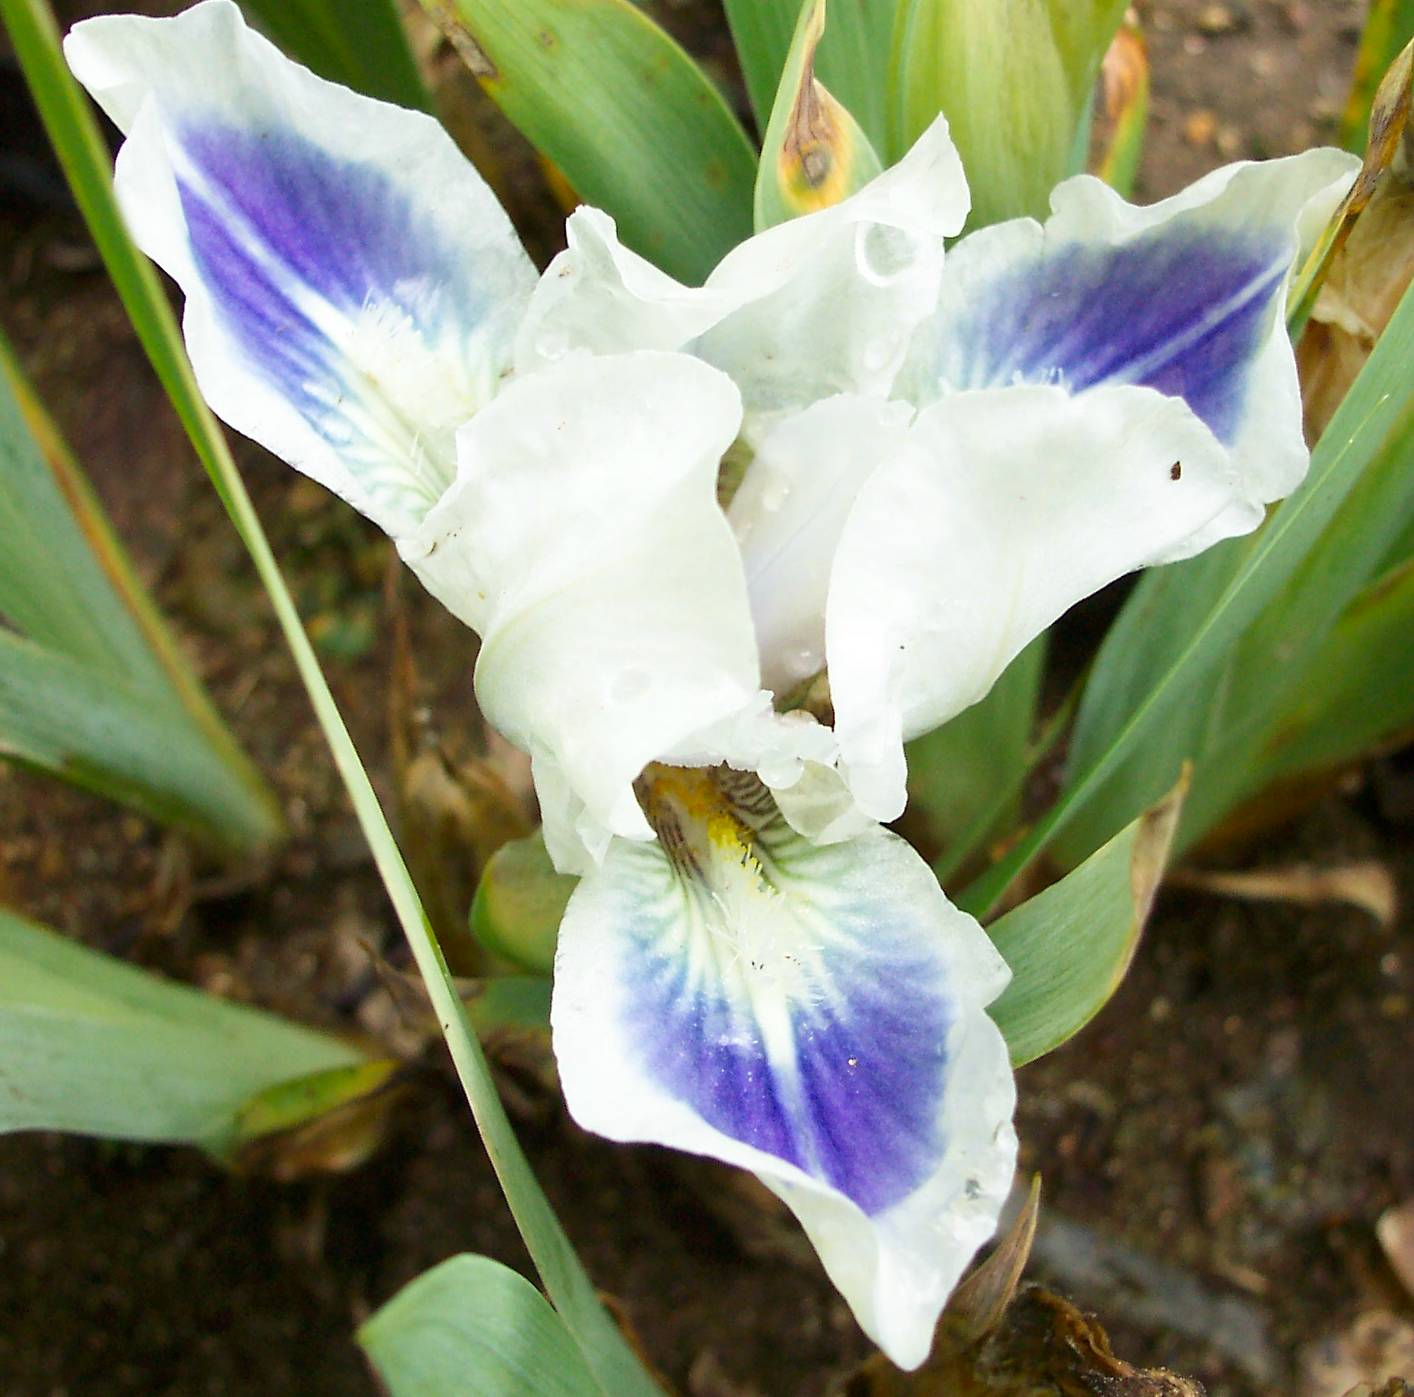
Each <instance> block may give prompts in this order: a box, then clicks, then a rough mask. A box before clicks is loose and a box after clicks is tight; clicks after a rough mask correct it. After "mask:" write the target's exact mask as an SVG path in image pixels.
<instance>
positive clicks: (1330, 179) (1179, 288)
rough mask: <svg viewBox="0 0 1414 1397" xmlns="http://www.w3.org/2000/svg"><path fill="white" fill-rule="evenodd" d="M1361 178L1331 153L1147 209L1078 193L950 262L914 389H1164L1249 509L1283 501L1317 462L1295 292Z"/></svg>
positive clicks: (980, 239) (984, 235)
mask: <svg viewBox="0 0 1414 1397" xmlns="http://www.w3.org/2000/svg"><path fill="white" fill-rule="evenodd" d="M1357 168H1358V162H1357V161H1356V160H1355V158H1354V157H1353V156H1350V155H1347V154H1345V153H1344V152H1341V151H1337V150H1312V151H1307V152H1305V153H1304V154H1302V155H1296V156H1291V157H1289V158H1288V159H1284V160H1272V161H1267V162H1263V163H1246V164H1237V165H1229V166H1226V167H1224V168H1223V169H1220V170H1215V171H1213V173H1212V174H1210V175H1208V176H1206V177H1205V178H1203V179H1201V180H1199V181H1198V182H1197V183H1196V184H1194V185H1192V186H1190V187H1189V188H1188V189H1186V190H1184V191H1183V192H1182V193H1179V194H1176V195H1174V196H1173V197H1172V198H1170V199H1164V200H1162V201H1160V202H1159V203H1157V204H1154V205H1151V206H1149V207H1146V208H1139V207H1136V206H1134V205H1132V204H1128V203H1126V202H1125V201H1124V200H1123V199H1122V198H1120V196H1119V195H1118V194H1116V193H1115V192H1114V191H1113V190H1111V189H1110V188H1108V187H1107V186H1106V185H1104V184H1102V183H1101V182H1100V181H1099V180H1097V179H1094V178H1093V177H1091V176H1088V175H1082V176H1079V177H1077V178H1075V179H1072V180H1067V181H1066V182H1065V183H1064V184H1061V185H1059V186H1058V187H1057V188H1056V190H1055V192H1054V194H1053V195H1052V200H1051V202H1052V208H1053V212H1052V214H1051V217H1050V218H1049V219H1048V220H1047V221H1046V223H1045V224H1044V226H1043V225H1041V224H1039V223H1036V222H1035V221H1034V220H1031V219H1016V220H1014V221H1012V222H1009V223H1002V224H997V225H995V226H994V227H991V228H986V229H983V230H981V231H980V232H977V233H975V234H972V235H971V236H969V237H967V238H964V239H963V240H962V242H961V243H959V244H958V246H957V247H956V248H954V249H953V252H952V254H951V255H950V256H949V259H948V265H947V270H946V272H945V273H944V276H943V286H942V294H941V296H940V299H939V302H938V308H937V314H936V316H935V318H934V319H933V320H932V321H931V322H930V323H929V324H928V325H927V326H925V327H924V328H923V329H922V330H920V331H919V334H918V337H917V340H916V343H915V345H914V347H913V349H912V350H911V352H910V359H909V365H908V368H907V370H906V372H905V374H904V377H903V391H904V392H905V394H906V396H908V397H909V398H911V399H912V400H913V401H915V402H918V403H920V404H921V403H926V402H928V401H930V400H932V399H933V398H935V397H937V396H938V395H939V394H945V393H949V392H956V391H960V390H965V389H970V388H994V387H1005V386H1008V385H1011V384H1017V383H1025V384H1052V385H1057V386H1059V387H1063V388H1065V389H1066V390H1067V391H1069V392H1071V393H1082V392H1084V391H1085V390H1087V389H1090V388H1094V387H1098V386H1102V385H1120V384H1131V385H1136V386H1142V387H1148V388H1153V389H1156V390H1157V391H1159V392H1161V393H1164V394H1166V395H1168V396H1172V397H1177V398H1181V399H1183V401H1184V402H1186V403H1187V404H1188V406H1189V407H1190V408H1191V409H1192V411H1193V412H1194V413H1195V414H1196V415H1197V416H1198V417H1199V418H1200V419H1201V420H1202V421H1203V423H1204V424H1205V425H1206V426H1207V427H1208V428H1209V429H1210V430H1211V431H1212V432H1213V434H1214V435H1215V436H1216V437H1217V438H1218V440H1219V441H1221V442H1222V443H1223V444H1224V445H1225V446H1226V447H1228V448H1229V449H1230V450H1231V451H1232V452H1233V458H1234V462H1235V465H1236V474H1235V481H1236V483H1237V484H1238V486H1239V489H1240V492H1241V496H1242V498H1241V499H1240V500H1239V501H1238V502H1237V508H1238V509H1239V511H1240V510H1241V507H1242V505H1244V504H1250V503H1253V502H1255V503H1259V504H1262V503H1269V502H1270V501H1272V500H1275V499H1278V498H1280V497H1281V496H1282V495H1285V494H1287V493H1288V492H1289V491H1291V490H1292V489H1293V488H1294V487H1295V486H1296V485H1297V484H1298V483H1299V482H1300V480H1301V479H1302V477H1303V476H1304V474H1305V471H1306V465H1307V452H1306V448H1305V443H1304V442H1303V440H1302V436H1301V411H1300V393H1299V389H1298V385H1297V381H1296V368H1295V360H1294V356H1293V353H1292V349H1291V344H1290V341H1289V339H1288V337H1287V334H1286V326H1285V314H1284V312H1285V300H1286V288H1287V284H1288V282H1289V280H1290V277H1291V274H1292V269H1293V266H1294V265H1295V264H1296V262H1297V259H1298V257H1299V255H1300V253H1301V252H1302V249H1303V246H1305V245H1308V244H1309V243H1310V242H1311V241H1312V240H1313V239H1314V237H1315V236H1316V235H1317V234H1318V233H1319V232H1320V230H1321V228H1322V227H1323V226H1324V224H1325V221H1326V219H1327V217H1328V216H1329V215H1330V213H1331V212H1332V211H1333V209H1334V207H1335V205H1336V203H1337V202H1338V201H1339V199H1340V197H1341V196H1342V195H1343V194H1344V192H1345V190H1346V188H1347V187H1348V186H1349V183H1350V180H1351V179H1352V178H1353V176H1354V172H1355V170H1356V169H1357ZM1222 536H1223V534H1222V532H1221V531H1220V530H1215V531H1213V532H1212V533H1211V534H1209V535H1205V536H1204V537H1203V538H1201V539H1197V540H1195V541H1194V544H1193V546H1192V547H1191V548H1190V550H1189V551H1197V549H1198V548H1200V547H1205V546H1207V544H1209V543H1212V542H1214V541H1215V540H1216V539H1217V538H1220V537H1222Z"/></svg>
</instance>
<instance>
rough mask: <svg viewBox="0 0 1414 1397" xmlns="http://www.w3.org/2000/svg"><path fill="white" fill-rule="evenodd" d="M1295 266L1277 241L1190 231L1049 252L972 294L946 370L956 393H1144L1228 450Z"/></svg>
mask: <svg viewBox="0 0 1414 1397" xmlns="http://www.w3.org/2000/svg"><path fill="white" fill-rule="evenodd" d="M1290 256H1291V249H1290V247H1289V246H1288V245H1287V244H1286V242H1285V241H1283V240H1281V239H1279V238H1275V237H1272V236H1267V237H1262V236H1258V235H1253V234H1244V233H1237V232H1231V231H1226V230H1215V229H1208V228H1197V229H1195V228H1192V227H1189V228H1181V227H1180V228H1177V229H1174V228H1158V229H1155V230H1153V231H1152V232H1149V233H1145V234H1143V235H1141V236H1139V237H1137V238H1133V239H1131V240H1130V241H1128V242H1126V243H1123V244H1121V245H1119V246H1117V247H1096V246H1090V245H1087V244H1080V243H1067V244H1062V245H1061V246H1058V247H1053V246H1048V245H1044V244H1043V250H1042V251H1041V252H1040V253H1039V254H1038V255H1037V256H1035V257H1032V258H1030V259H1028V260H1026V261H1025V262H1023V263H1020V264H1018V265H1014V266H1012V267H1009V268H1007V269H1006V270H1005V271H1004V272H1002V273H1001V274H999V275H998V276H997V277H995V278H994V279H992V280H991V281H989V282H987V283H985V284H984V285H982V286H975V287H973V288H972V289H971V294H970V298H969V302H968V304H967V306H966V307H965V308H964V309H963V311H962V315H961V318H960V320H958V321H956V322H954V323H953V324H952V326H951V327H950V329H949V332H948V335H947V342H946V344H945V346H944V350H943V355H942V361H941V362H940V364H939V372H940V374H941V376H942V377H943V379H944V380H945V381H946V382H947V384H948V385H949V386H950V387H952V388H980V387H995V386H1005V385H1008V384H1011V383H1016V382H1023V383H1060V384H1063V385H1064V386H1066V387H1067V388H1069V389H1071V390H1073V391H1080V390H1082V389H1085V388H1090V387H1094V386H1097V385H1099V384H1102V383H1129V384H1140V385H1144V386H1147V387H1151V388H1155V389H1157V390H1158V391H1160V392H1162V393H1166V394H1169V395H1170V396H1173V397H1181V398H1183V399H1185V400H1186V401H1187V402H1188V404H1189V406H1190V407H1192V408H1193V410H1194V412H1196V413H1197V414H1198V416H1199V417H1200V418H1202V419H1203V421H1204V422H1206V423H1207V425H1208V426H1209V427H1210V428H1211V429H1212V431H1213V432H1214V434H1215V435H1216V436H1217V437H1218V438H1219V439H1220V440H1222V441H1225V442H1231V441H1232V440H1233V439H1234V438H1235V436H1236V434H1237V430H1238V427H1239V425H1240V422H1241V417H1242V411H1243V406H1244V400H1245V397H1246V391H1247V377H1248V370H1249V368H1250V366H1251V363H1252V359H1253V356H1254V354H1255V353H1256V351H1257V349H1258V348H1259V347H1260V345H1261V343H1262V340H1263V338H1264V335H1265V333H1266V329H1267V326H1268V324H1269V323H1270V322H1269V315H1270V313H1271V304H1272V299H1273V297H1274V296H1276V295H1278V294H1279V293H1280V291H1281V288H1282V285H1283V283H1284V279H1285V276H1286V271H1287V266H1288V264H1289V260H1290Z"/></svg>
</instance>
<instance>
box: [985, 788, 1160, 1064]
mask: <svg viewBox="0 0 1414 1397" xmlns="http://www.w3.org/2000/svg"><path fill="white" fill-rule="evenodd" d="M1182 799H1183V796H1182V791H1181V789H1176V790H1175V791H1173V792H1172V793H1170V795H1169V796H1168V797H1167V798H1166V799H1165V800H1163V801H1161V802H1160V803H1159V804H1158V805H1156V806H1155V807H1154V808H1153V809H1152V810H1150V811H1148V812H1147V813H1146V814H1144V815H1141V816H1140V817H1139V819H1137V820H1135V821H1134V823H1133V824H1132V825H1130V826H1129V827H1128V828H1127V829H1124V830H1121V831H1120V832H1119V834H1117V835H1115V837H1114V838H1113V839H1112V840H1110V842H1109V843H1108V844H1106V845H1105V846H1104V847H1103V848H1101V849H1099V850H1097V851H1096V852H1095V853H1094V854H1092V855H1091V856H1090V857H1089V858H1088V859H1086V861H1085V862H1084V863H1083V864H1081V865H1080V867H1079V868H1077V869H1075V870H1074V871H1072V872H1071V873H1069V874H1067V875H1066V876H1065V877H1064V878H1062V879H1061V880H1060V882H1058V883H1055V884H1052V886H1051V887H1049V888H1047V889H1046V890H1045V891H1044V892H1041V893H1037V894H1036V896H1035V897H1033V898H1031V899H1030V901H1028V902H1023V903H1022V904H1021V906H1020V907H1017V908H1015V909H1014V910H1013V911H1010V912H1008V913H1007V914H1006V915H1005V916H1004V917H1001V918H999V919H998V920H997V921H996V922H994V923H993V924H992V925H991V926H990V927H988V928H987V931H988V934H989V935H990V936H991V938H992V940H993V941H994V942H995V943H996V946H997V949H998V950H999V951H1000V952H1001V953H1002V955H1003V956H1004V957H1005V959H1006V962H1007V964H1008V965H1009V966H1011V974H1012V979H1011V984H1009V985H1008V986H1007V987H1006V989H1005V990H1004V991H1003V993H1002V996H1001V998H1000V999H998V1000H997V1002H996V1003H995V1004H993V1005H992V1007H991V1009H990V1010H989V1011H988V1012H989V1013H990V1014H991V1016H992V1018H993V1019H995V1020H996V1022H997V1026H998V1027H999V1028H1000V1029H1001V1031H1002V1034H1003V1036H1004V1037H1005V1038H1006V1041H1007V1047H1008V1049H1009V1050H1010V1052H1011V1060H1012V1063H1013V1064H1014V1065H1015V1066H1017V1067H1020V1066H1021V1065H1022V1064H1023V1063H1026V1062H1031V1061H1032V1060H1034V1059H1035V1058H1038V1057H1041V1056H1042V1055H1043V1054H1045V1053H1048V1052H1050V1051H1051V1050H1052V1049H1053V1048H1058V1047H1060V1045H1061V1044H1062V1043H1064V1042H1065V1041H1066V1040H1067V1039H1069V1038H1071V1037H1073V1036H1074V1035H1075V1034H1076V1033H1078V1032H1079V1031H1080V1030H1081V1029H1082V1028H1084V1026H1085V1025H1086V1024H1087V1023H1089V1022H1090V1020H1091V1019H1092V1018H1094V1017H1095V1015H1096V1014H1098V1013H1099V1012H1100V1010H1101V1009H1102V1008H1103V1007H1104V1006H1105V1004H1106V1003H1107V1002H1108V1000H1109V998H1110V996H1111V995H1113V994H1114V992H1115V991H1116V990H1117V989H1118V988H1119V986H1120V982H1121V981H1122V980H1123V979H1124V976H1125V972H1126V971H1127V970H1128V969H1129V964H1130V961H1131V960H1133V958H1134V950H1135V947H1136V946H1137V945H1138V944H1139V935H1140V933H1141V932H1142V931H1143V929H1144V923H1145V921H1146V919H1147V918H1148V915H1149V909H1150V907H1151V906H1152V905H1153V901H1154V895H1155V893H1156V892H1157V891H1158V886H1159V882H1160V880H1161V879H1162V877H1163V874H1164V867H1165V865H1166V863H1167V860H1168V852H1169V846H1170V843H1171V841H1172V839H1173V832H1174V828H1175V826H1176V824H1177V820H1178V813H1179V806H1180V805H1181V803H1182Z"/></svg>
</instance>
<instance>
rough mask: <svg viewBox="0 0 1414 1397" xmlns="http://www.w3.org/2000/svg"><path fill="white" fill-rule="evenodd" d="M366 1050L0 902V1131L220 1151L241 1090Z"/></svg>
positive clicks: (358, 1056) (247, 1093) (327, 1066)
mask: <svg viewBox="0 0 1414 1397" xmlns="http://www.w3.org/2000/svg"><path fill="white" fill-rule="evenodd" d="M365 1061H366V1059H365V1058H364V1056H363V1054H362V1053H360V1052H358V1051H357V1050H356V1049H355V1048H353V1047H351V1046H349V1045H348V1044H346V1043H342V1042H340V1041H339V1040H338V1039H337V1038H332V1037H330V1036H328V1035H327V1034H323V1033H316V1032H314V1031H313V1030H311V1029H306V1028H300V1027H298V1026H297V1025H295V1024H292V1023H287V1022H286V1021H285V1020H283V1019H279V1018H276V1017H275V1016H274V1015H273V1014H266V1013H262V1012H260V1011H259V1010H256V1009H249V1008H246V1007H244V1006H243V1005H238V1004H229V1003H227V1002H226V1001H224V1000H221V999H216V998H214V997H213V996H211V995H207V994H201V993H200V992H199V991H197V990H193V989H189V988H187V987H186V986H185V985H179V984H174V983H173V982H171V981H168V980H163V979H160V978H159V977H158V976H156V975H150V974H148V973H147V972H146V971H143V970H138V969H136V968H134V967H133V966H130V965H125V964H123V962H122V961H118V960H114V959H113V958H112V957H111V956H105V955H102V954H101V953H99V952H97V951H90V950H88V949H87V948H86V947H84V946H80V945H77V944H76V943H74V942H72V941H69V940H67V939H65V938H64V937H62V936H58V935H56V934H55V933H54V932H52V931H49V930H48V929H46V928H45V927H41V926H38V925H37V924H35V923H34V922H30V921H26V920H25V919H24V918H22V917H17V916H15V915H14V914H13V913H10V912H6V911H4V910H3V909H0V1131H9V1130H69V1131H75V1132H78V1133H80V1134H83V1135H103V1136H110V1137H113V1138H115V1139H122V1140H142V1141H150V1142H169V1143H185V1144H196V1145H201V1146H203V1147H205V1148H206V1149H209V1150H211V1151H213V1152H215V1153H222V1152H224V1150H225V1149H226V1148H227V1147H228V1146H229V1144H230V1143H231V1142H232V1140H233V1139H234V1138H235V1136H236V1133H237V1117H238V1114H239V1112H240V1109H241V1107H242V1106H243V1105H244V1104H245V1103H246V1101H247V1100H248V1099H249V1098H250V1097H252V1096H255V1095H256V1094H257V1093H259V1092H263V1091H265V1090H267V1089H268V1088H270V1087H272V1086H274V1085H275V1084H276V1083H279V1082H286V1081H289V1080H290V1079H291V1078H298V1077H302V1076H304V1075H306V1074H309V1073H314V1072H323V1071H329V1070H332V1069H338V1068H349V1067H356V1066H358V1065H360V1064H362V1063H364V1062H365Z"/></svg>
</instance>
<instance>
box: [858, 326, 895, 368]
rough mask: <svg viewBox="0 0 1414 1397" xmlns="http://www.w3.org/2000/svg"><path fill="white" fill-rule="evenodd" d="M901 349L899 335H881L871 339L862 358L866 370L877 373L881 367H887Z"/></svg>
mask: <svg viewBox="0 0 1414 1397" xmlns="http://www.w3.org/2000/svg"><path fill="white" fill-rule="evenodd" d="M898 350H899V338H898V336H897V335H880V336H879V338H878V339H874V340H870V341H869V342H868V343H867V344H866V345H865V346H864V352H863V353H862V354H861V355H860V359H861V361H862V362H863V364H864V367H865V369H866V370H868V371H869V372H870V373H877V372H878V371H879V370H880V369H883V368H887V367H888V365H889V363H890V362H891V361H892V360H893V358H894V357H895V355H897V354H898Z"/></svg>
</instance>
